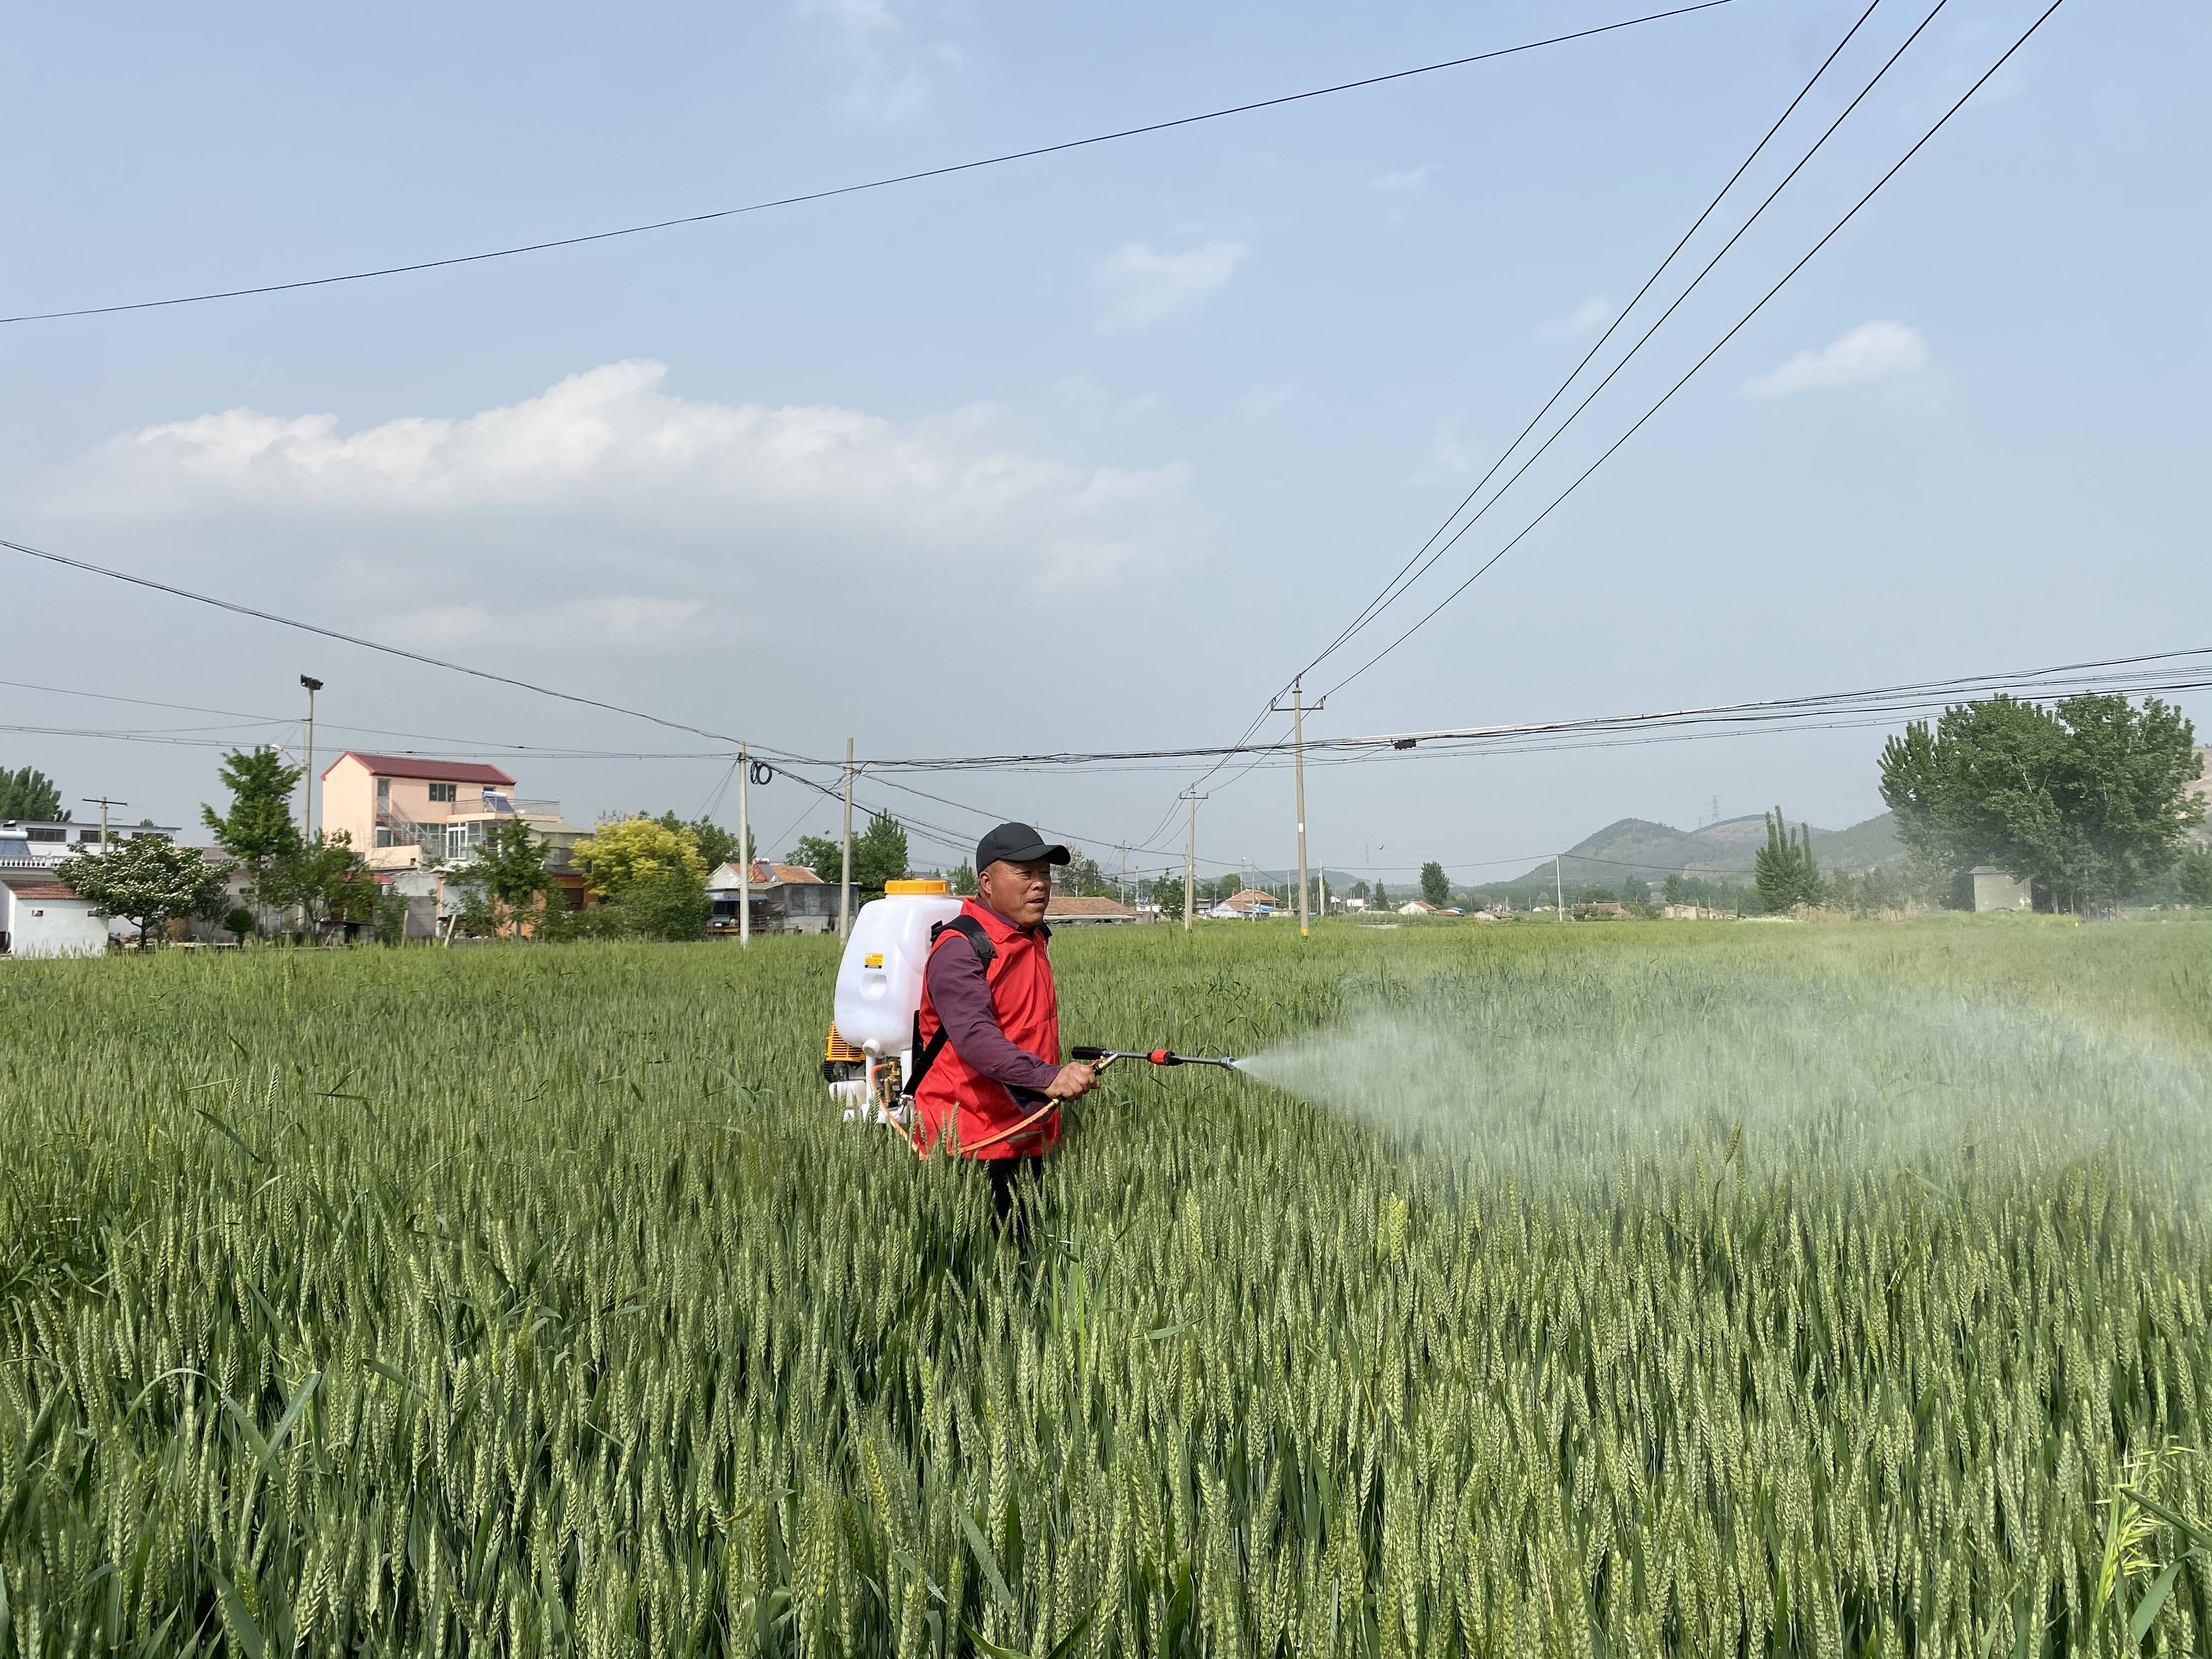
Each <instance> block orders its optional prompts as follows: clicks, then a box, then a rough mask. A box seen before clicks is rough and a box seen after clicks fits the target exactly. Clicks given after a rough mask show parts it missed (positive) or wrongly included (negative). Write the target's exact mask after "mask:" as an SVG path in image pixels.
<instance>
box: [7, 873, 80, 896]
mask: <svg viewBox="0 0 2212 1659" xmlns="http://www.w3.org/2000/svg"><path fill="white" fill-rule="evenodd" d="M0 885H4V886H5V887H6V888H7V889H8V890H9V892H11V893H13V894H14V895H15V896H16V897H17V898H19V899H73V898H75V897H76V896H77V890H76V888H74V887H70V886H67V885H65V884H63V883H61V882H58V881H49V880H47V879H46V878H44V877H41V876H0Z"/></svg>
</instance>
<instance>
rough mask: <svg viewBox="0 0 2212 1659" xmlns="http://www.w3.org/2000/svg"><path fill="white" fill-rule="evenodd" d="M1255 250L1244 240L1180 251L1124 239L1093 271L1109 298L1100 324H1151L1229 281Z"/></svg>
mask: <svg viewBox="0 0 2212 1659" xmlns="http://www.w3.org/2000/svg"><path fill="white" fill-rule="evenodd" d="M1251 252H1252V250H1251V249H1250V248H1249V247H1247V246H1244V244H1243V243H1242V242H1207V243H1206V244H1205V245H1204V246H1200V247H1194V248H1187V249H1185V250H1184V251H1183V252H1180V253H1163V252H1160V251H1159V250H1158V248H1156V247H1154V246H1152V244H1150V243H1149V242H1124V243H1122V244H1121V246H1119V247H1117V248H1115V250H1114V251H1113V252H1111V253H1109V254H1108V255H1107V256H1106V257H1105V258H1103V259H1102V260H1100V261H1099V263H1098V265H1097V269H1096V270H1094V271H1093V272H1092V273H1091V280H1092V282H1093V283H1095V285H1096V286H1097V289H1098V292H1099V294H1100V295H1101V297H1102V298H1103V300H1104V301H1105V309H1104V310H1103V312H1101V313H1099V317H1098V326H1099V328H1100V329H1101V330H1103V331H1105V332H1107V333H1109V334H1134V333H1136V332H1138V331H1140V330H1143V329H1147V328H1150V327H1151V326H1152V325H1153V324H1154V323H1157V322H1158V321H1159V320H1160V319H1161V318H1163V317H1164V316H1166V315H1167V314H1168V313H1170V312H1172V311H1177V310H1180V309H1182V307H1185V306H1188V305H1194V304H1195V303H1197V302H1198V301H1200V300H1202V299H1204V298H1205V297H1206V295H1209V294H1212V293H1213V292H1214V291H1215V290H1216V289H1220V288H1222V287H1224V286H1225V285H1226V283H1228V281H1229V279H1230V278H1231V276H1235V275H1236V274H1237V266H1239V265H1241V264H1243V263H1244V260H1245V258H1246V257H1247V256H1249V254H1250V253H1251Z"/></svg>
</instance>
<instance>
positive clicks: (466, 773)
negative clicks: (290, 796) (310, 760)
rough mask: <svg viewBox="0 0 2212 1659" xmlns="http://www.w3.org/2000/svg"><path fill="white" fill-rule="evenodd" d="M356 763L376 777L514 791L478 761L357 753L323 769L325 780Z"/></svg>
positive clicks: (492, 768)
mask: <svg viewBox="0 0 2212 1659" xmlns="http://www.w3.org/2000/svg"><path fill="white" fill-rule="evenodd" d="M349 760H356V761H359V762H360V763H362V765H363V766H365V767H367V768H368V769H369V771H370V772H371V773H372V774H373V775H375V776H377V777H380V778H426V779H428V780H429V781H432V782H434V783H499V784H504V785H506V786H507V787H508V788H510V789H512V788H513V787H514V780H513V778H511V777H509V776H507V774H506V773H504V772H502V771H501V770H500V769H499V768H497V767H496V766H486V765H485V764H484V763H483V762H482V761H441V760H411V759H410V758H409V757H406V756H404V755H365V754H363V753H362V751H361V750H358V749H349V750H346V751H345V753H344V754H343V755H340V756H339V757H337V760H334V761H332V762H331V763H330V764H329V765H328V766H325V768H324V769H323V775H324V776H325V778H327V777H329V776H330V775H331V773H333V772H335V771H337V769H338V767H339V765H340V763H343V762H345V761H349Z"/></svg>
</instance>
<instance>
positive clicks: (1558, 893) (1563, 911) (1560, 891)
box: [1552, 853, 1567, 921]
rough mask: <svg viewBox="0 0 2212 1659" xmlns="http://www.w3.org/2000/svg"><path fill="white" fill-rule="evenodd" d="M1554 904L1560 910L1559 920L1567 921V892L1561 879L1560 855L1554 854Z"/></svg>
mask: <svg viewBox="0 0 2212 1659" xmlns="http://www.w3.org/2000/svg"><path fill="white" fill-rule="evenodd" d="M1552 902H1553V904H1554V905H1556V906H1557V907H1558V908H1559V920H1560V921H1565V920H1566V919H1567V890H1566V886H1565V884H1564V883H1563V882H1562V881H1561V880H1560V878H1559V854H1557V853H1554V854H1552Z"/></svg>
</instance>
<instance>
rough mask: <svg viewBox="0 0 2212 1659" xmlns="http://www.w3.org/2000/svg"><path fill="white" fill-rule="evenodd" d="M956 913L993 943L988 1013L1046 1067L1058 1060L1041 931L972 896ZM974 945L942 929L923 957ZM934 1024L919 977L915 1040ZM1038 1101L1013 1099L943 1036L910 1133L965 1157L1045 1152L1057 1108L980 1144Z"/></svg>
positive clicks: (1056, 1019) (927, 1145) (1055, 1000)
mask: <svg viewBox="0 0 2212 1659" xmlns="http://www.w3.org/2000/svg"><path fill="white" fill-rule="evenodd" d="M960 913H961V914H962V915H966V916H973V917H974V918H975V920H976V921H978V922H980V923H981V924H982V927H983V931H984V932H985V933H987V934H988V935H989V936H990V940H991V943H992V944H993V945H994V946H996V947H997V954H996V955H995V956H994V957H992V958H991V960H990V961H989V962H988V963H985V964H984V968H983V976H984V978H985V979H986V980H987V981H989V983H990V987H991V1012H992V1013H993V1014H994V1016H995V1017H996V1018H997V1019H998V1022H999V1030H1001V1031H1002V1032H1004V1033H1005V1034H1006V1041H1007V1042H1011V1043H1012V1044H1013V1045H1014V1047H1016V1048H1020V1049H1022V1050H1024V1052H1026V1053H1029V1054H1035V1055H1036V1057H1037V1058H1038V1059H1040V1060H1045V1061H1047V1062H1048V1063H1049V1064H1051V1065H1054V1066H1057V1065H1059V1064H1060V998H1059V995H1058V994H1057V993H1055V992H1054V989H1053V984H1052V960H1051V958H1050V957H1048V956H1047V955H1046V954H1045V948H1044V930H1043V929H1042V928H1039V929H1038V930H1037V931H1036V932H1035V933H1024V932H1023V931H1022V930H1021V929H1020V928H1018V927H1015V926H1014V925H1013V924H1012V922H1010V921H1007V920H1006V918H1005V917H1004V916H1002V915H1000V914H999V913H998V912H997V911H995V910H994V909H992V908H990V906H988V905H987V904H983V903H981V902H978V901H976V900H975V899H972V898H971V899H968V900H966V901H964V902H963V903H962V904H961V906H960ZM974 949H975V946H974V945H971V944H970V943H969V941H968V939H967V936H966V935H965V934H963V933H956V932H954V931H953V930H952V929H951V928H950V927H947V928H946V929H945V931H944V932H942V933H939V934H938V936H937V942H936V943H935V944H934V945H932V946H931V947H930V955H931V956H932V957H934V956H935V955H936V954H937V952H938V951H973V950H974ZM940 1024H942V1022H941V1021H939V1018H938V1017H937V1010H936V1009H935V1008H933V1007H932V1006H930V1000H929V984H928V981H927V979H926V978H925V979H924V981H923V982H922V989H921V1040H922V1042H925V1043H927V1042H928V1041H929V1040H930V1039H931V1038H932V1037H933V1036H936V1035H937V1033H938V1030H939V1025H940ZM1042 1104H1043V1102H1042V1100H1039V1099H1035V1098H1031V1099H1029V1100H1028V1101H1026V1102H1024V1101H1020V1100H1017V1099H1016V1098H1015V1097H1014V1096H1013V1095H1012V1093H1010V1092H1009V1091H1007V1089H1006V1085H1004V1084H1000V1083H994V1082H993V1081H992V1080H991V1079H988V1078H987V1077H984V1076H983V1075H981V1073H978V1072H976V1071H975V1069H974V1068H972V1067H971V1066H969V1065H968V1063H967V1062H966V1061H965V1060H962V1059H961V1058H960V1055H959V1054H958V1052H957V1050H956V1049H955V1048H953V1046H952V1045H951V1043H950V1042H947V1043H945V1045H944V1046H943V1047H942V1048H939V1050H938V1051H937V1058H936V1060H933V1062H931V1065H930V1067H929V1072H928V1074H927V1076H925V1077H924V1078H923V1079H922V1080H921V1089H920V1090H919V1091H917V1092H916V1093H915V1100H914V1105H915V1139H916V1140H917V1142H918V1143H919V1145H920V1146H921V1149H922V1150H923V1151H924V1152H927V1151H929V1150H930V1149H931V1148H933V1147H934V1146H937V1145H938V1143H939V1137H940V1136H941V1137H943V1138H944V1140H945V1146H946V1148H947V1150H949V1151H951V1152H955V1153H957V1154H959V1155H961V1156H963V1157H968V1158H1023V1157H1026V1156H1028V1155H1030V1153H1033V1152H1048V1151H1050V1150H1051V1148H1052V1147H1053V1146H1054V1145H1056V1144H1057V1143H1058V1142H1059V1139H1060V1112H1059V1110H1058V1109H1057V1108H1055V1109H1053V1110H1051V1111H1048V1112H1047V1113H1046V1114H1045V1115H1043V1116H1042V1117H1041V1118H1039V1119H1038V1120H1037V1121H1036V1122H1035V1123H1033V1124H1031V1125H1030V1127H1028V1128H1026V1129H1024V1130H1023V1131H1022V1132H1021V1133H1019V1134H1018V1135H1006V1136H1001V1137H1000V1138H999V1139H994V1140H992V1141H991V1142H990V1144H989V1145H987V1146H986V1145H983V1144H982V1143H983V1142H984V1141H985V1139H986V1138H987V1137H990V1136H994V1135H998V1133H999V1131H1000V1130H1002V1129H1008V1128H1012V1127H1013V1126H1014V1125H1015V1124H1017V1123H1019V1122H1020V1121H1022V1120H1023V1119H1024V1118H1025V1117H1027V1116H1028V1115H1030V1113H1032V1112H1034V1111H1036V1109H1037V1108H1038V1107H1040V1106H1042ZM948 1124H949V1125H950V1126H951V1127H950V1129H949V1131H948V1129H947V1127H946V1126H947V1125H948ZM967 1146H974V1147H976V1148H978V1150H977V1151H975V1152H962V1150H961V1149H962V1148H963V1147H967Z"/></svg>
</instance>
